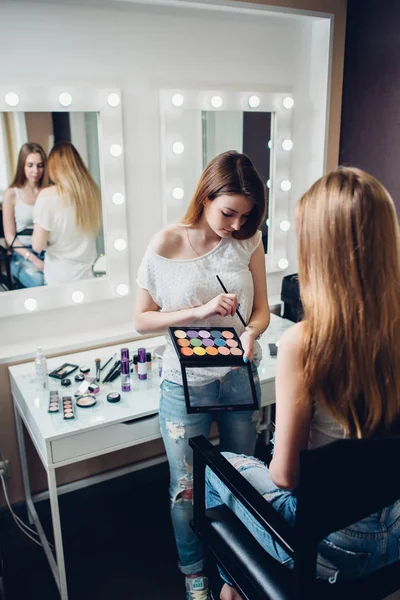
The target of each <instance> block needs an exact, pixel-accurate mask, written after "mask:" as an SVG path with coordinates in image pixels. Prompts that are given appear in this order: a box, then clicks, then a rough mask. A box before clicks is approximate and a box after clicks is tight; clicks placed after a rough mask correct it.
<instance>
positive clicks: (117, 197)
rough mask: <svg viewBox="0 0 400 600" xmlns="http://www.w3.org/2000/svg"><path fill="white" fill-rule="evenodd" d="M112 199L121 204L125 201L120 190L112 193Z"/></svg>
mask: <svg viewBox="0 0 400 600" xmlns="http://www.w3.org/2000/svg"><path fill="white" fill-rule="evenodd" d="M112 201H113V202H114V204H123V203H124V202H125V196H124V195H123V194H121V193H120V192H115V194H113V195H112Z"/></svg>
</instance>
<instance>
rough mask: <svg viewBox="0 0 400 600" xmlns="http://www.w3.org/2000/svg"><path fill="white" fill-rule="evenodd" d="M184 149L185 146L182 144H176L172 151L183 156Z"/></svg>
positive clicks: (173, 145)
mask: <svg viewBox="0 0 400 600" xmlns="http://www.w3.org/2000/svg"><path fill="white" fill-rule="evenodd" d="M184 149H185V146H184V145H183V144H182V142H174V143H173V144H172V150H173V152H174V153H175V154H182V153H183V151H184Z"/></svg>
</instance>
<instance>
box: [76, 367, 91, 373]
mask: <svg viewBox="0 0 400 600" xmlns="http://www.w3.org/2000/svg"><path fill="white" fill-rule="evenodd" d="M79 370H80V372H81V373H89V371H90V367H81V368H80V369H79Z"/></svg>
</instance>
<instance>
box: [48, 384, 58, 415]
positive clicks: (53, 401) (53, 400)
mask: <svg viewBox="0 0 400 600" xmlns="http://www.w3.org/2000/svg"><path fill="white" fill-rule="evenodd" d="M47 412H49V413H56V412H60V396H59V395H58V391H57V390H55V391H53V390H52V391H51V392H50V399H49V408H48V409H47Z"/></svg>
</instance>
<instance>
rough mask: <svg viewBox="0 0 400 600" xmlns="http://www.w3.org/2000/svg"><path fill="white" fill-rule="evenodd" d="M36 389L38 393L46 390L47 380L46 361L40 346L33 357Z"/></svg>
mask: <svg viewBox="0 0 400 600" xmlns="http://www.w3.org/2000/svg"><path fill="white" fill-rule="evenodd" d="M35 372H36V388H37V390H38V391H41V390H47V389H48V387H49V380H48V375H47V360H46V357H45V355H44V354H43V350H42V348H41V346H38V348H37V350H36V356H35Z"/></svg>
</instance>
